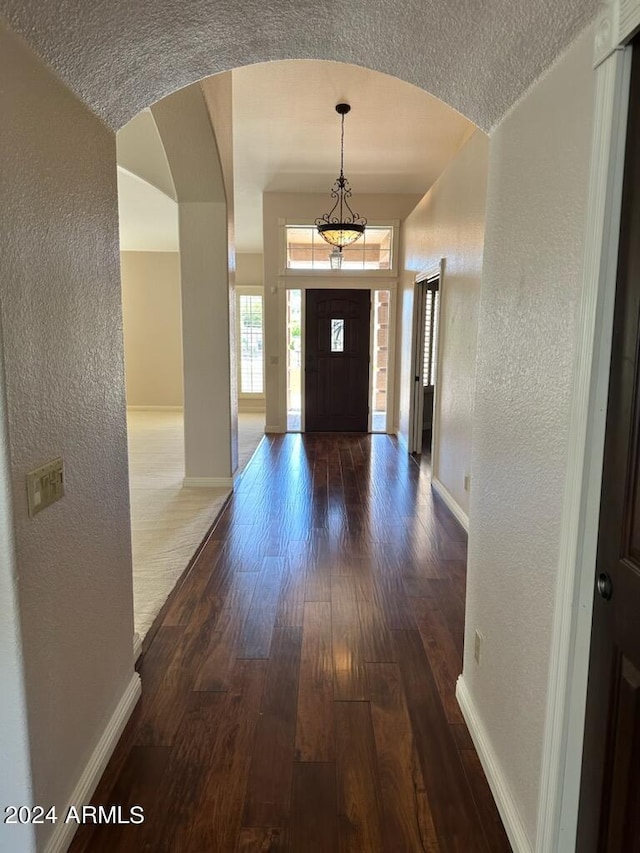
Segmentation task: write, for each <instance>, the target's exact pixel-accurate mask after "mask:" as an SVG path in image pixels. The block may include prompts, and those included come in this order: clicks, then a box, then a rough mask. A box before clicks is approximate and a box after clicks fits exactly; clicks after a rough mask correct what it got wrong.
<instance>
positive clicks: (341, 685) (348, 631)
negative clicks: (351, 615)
mask: <svg viewBox="0 0 640 853" xmlns="http://www.w3.org/2000/svg"><path fill="white" fill-rule="evenodd" d="M331 650H332V655H333V696H334V699H336V700H343V701H356V702H359V701H362V700H366V699H368V698H369V689H368V686H367V673H366V668H365V655H364V648H363V643H362V636H361V633H360V626H359V625H353V626H352V625H349V624H344V623H335V622H333V621H332V624H331Z"/></svg>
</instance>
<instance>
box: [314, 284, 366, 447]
mask: <svg viewBox="0 0 640 853" xmlns="http://www.w3.org/2000/svg"><path fill="white" fill-rule="evenodd" d="M370 309H371V293H370V291H368V290H307V292H306V305H305V312H306V314H305V326H306V334H305V384H304V389H305V430H306V431H307V432H325V431H326V432H332V431H337V432H367V429H368V425H369V314H370Z"/></svg>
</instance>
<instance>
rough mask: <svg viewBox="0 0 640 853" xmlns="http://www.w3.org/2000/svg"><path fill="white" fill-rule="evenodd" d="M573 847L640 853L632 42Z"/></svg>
mask: <svg viewBox="0 0 640 853" xmlns="http://www.w3.org/2000/svg"><path fill="white" fill-rule="evenodd" d="M594 595H595V598H594V612H593V628H592V635H591V657H590V665H589V686H588V693H587V716H586V723H585V741H584V753H583V765H582V781H581V793H580V811H579V820H578V843H577V850H579V851H581V853H591V851H596V850H597V851H624V853H627V851H635V850H640V56H639V49H638V41H637V40H636V43H635V44H634V52H633V67H632V78H631V100H630V115H629V130H628V136H627V154H626V162H625V176H624V189H623V202H622V227H621V232H620V255H619V263H618V283H617V291H616V306H615V314H614V331H613V349H612V361H611V379H610V385H609V403H608V409H607V431H606V440H605V456H604V468H603V485H602V499H601V510H600V525H599V531H598V557H597V567H596V583H595V593H594Z"/></svg>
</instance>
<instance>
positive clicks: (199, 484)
mask: <svg viewBox="0 0 640 853" xmlns="http://www.w3.org/2000/svg"><path fill="white" fill-rule="evenodd" d="M233 482H234V480H233V477H185V478H184V480H183V481H182V485H183V486H184V488H185V489H232V488H233Z"/></svg>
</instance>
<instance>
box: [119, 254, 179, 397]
mask: <svg viewBox="0 0 640 853" xmlns="http://www.w3.org/2000/svg"><path fill="white" fill-rule="evenodd" d="M120 262H121V266H122V320H123V323H124V356H125V358H124V365H125V375H126V381H127V405H128V406H182V403H183V389H182V309H181V300H180V256H179V255H178V253H177V252H122V253H121V255H120Z"/></svg>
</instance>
